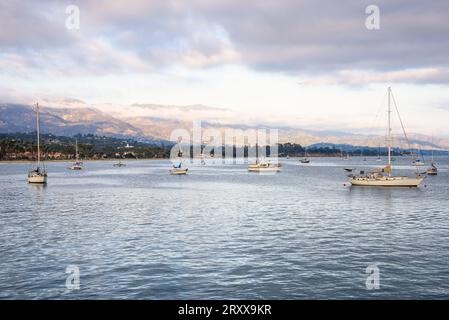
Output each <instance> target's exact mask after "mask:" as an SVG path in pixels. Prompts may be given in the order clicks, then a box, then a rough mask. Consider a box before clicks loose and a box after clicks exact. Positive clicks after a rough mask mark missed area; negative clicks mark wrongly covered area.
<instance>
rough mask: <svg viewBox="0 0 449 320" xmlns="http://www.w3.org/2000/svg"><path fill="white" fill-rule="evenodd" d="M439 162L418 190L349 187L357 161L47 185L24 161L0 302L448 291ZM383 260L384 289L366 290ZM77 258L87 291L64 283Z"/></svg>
mask: <svg viewBox="0 0 449 320" xmlns="http://www.w3.org/2000/svg"><path fill="white" fill-rule="evenodd" d="M401 162H403V163H402V164H404V165H405V164H406V162H405V160H401V161H397V164H398V165H401ZM438 163H439V167H440V172H439V175H438V176H436V177H428V178H427V179H426V187H422V188H419V189H381V188H380V189H376V188H375V189H372V188H348V187H345V186H344V185H343V184H344V182H345V181H346V179H345V178H346V177H345V173H344V172H343V170H342V168H343V167H349V166H355V165H357V166H359V167H360V165H361V164H363V165H368V164H372V165H378V163H377V162H375V161H373V160H369V161H368V162H362V161H360V160H359V159H356V158H353V159H352V160H350V161H343V160H340V159H313V163H312V164H310V165H299V164H298V161H297V159H290V160H283V171H282V172H281V173H280V174H277V175H268V176H265V175H258V174H248V173H247V171H246V167H245V166H244V165H227V166H210V165H208V166H190V171H191V172H190V175H188V176H170V175H168V168H169V162H168V161H129V162H127V167H124V168H113V167H112V162H87V163H85V169H86V170H84V171H82V172H74V171H69V170H67V169H66V168H67V166H68V164H67V163H50V164H48V171H49V182H48V185H47V186H46V187H42V186H33V185H28V183H27V181H26V172H27V170H28V168H29V165H28V164H4V163H3V164H0V219H1V222H0V298H2V299H15V298H27V299H28V298H33V299H47V298H48V299H54V298H63V299H79V298H94V299H100V298H127V299H134V298H137V299H208V298H210V299H214V298H223V299H243V298H245V299H259V298H263V299H265V298H267V299H268V298H274V299H278V298H283V299H302V298H449V188H448V187H449V171H448V168H449V161H448V159H438ZM402 169H403V170H404V171H403V172H404V173H405V172H407V171H408V172H412V171H411V170H410V169H411V168H408V167H406V166H404V167H402ZM407 169H409V170H407ZM401 171H402V170H401ZM374 263H377V266H378V267H379V270H380V289H378V290H367V289H366V286H365V280H366V277H367V276H368V275H367V274H366V273H365V270H366V267H367V266H368V265H370V264H374ZM68 265H76V266H78V267H79V269H80V282H81V283H80V290H75V291H70V290H67V289H66V285H65V284H66V277H67V274H66V273H65V271H66V267H67V266H68Z"/></svg>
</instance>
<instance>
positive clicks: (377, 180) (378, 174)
mask: <svg viewBox="0 0 449 320" xmlns="http://www.w3.org/2000/svg"><path fill="white" fill-rule="evenodd" d="M391 132H392V129H391V88H390V87H388V138H387V145H388V164H387V166H386V167H384V168H383V169H378V170H373V171H371V172H370V173H369V174H366V175H365V174H362V173H361V174H360V175H351V176H350V177H349V182H350V183H351V185H353V186H369V187H418V186H419V185H420V184H421V182H422V181H423V180H424V177H423V176H420V175H417V176H416V177H405V176H394V175H392V172H393V166H392V164H391V162H392V161H391V148H392V146H391V145H392V136H391ZM404 133H405V131H404Z"/></svg>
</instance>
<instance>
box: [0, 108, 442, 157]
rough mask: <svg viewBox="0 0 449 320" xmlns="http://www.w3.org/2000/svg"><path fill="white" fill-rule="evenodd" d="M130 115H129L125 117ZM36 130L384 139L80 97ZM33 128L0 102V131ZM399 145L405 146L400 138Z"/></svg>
mask: <svg viewBox="0 0 449 320" xmlns="http://www.w3.org/2000/svg"><path fill="white" fill-rule="evenodd" d="M130 114H131V115H132V116H129V115H130ZM40 115H41V130H42V132H43V133H52V134H55V135H61V136H73V135H75V134H78V133H80V134H96V135H105V136H111V137H121V138H127V137H128V138H131V137H132V138H136V139H141V140H145V141H158V142H161V141H169V140H170V134H171V132H172V131H173V130H175V129H179V128H183V129H186V130H188V131H191V128H192V121H199V120H201V121H202V122H201V123H202V128H203V129H208V128H212V129H217V130H219V131H220V132H224V130H226V129H242V130H246V129H252V128H256V127H257V128H266V129H278V130H279V142H280V143H287V142H291V143H298V144H301V145H312V144H319V143H324V144H335V145H353V146H367V147H379V146H381V145H382V146H383V145H385V138H384V137H382V136H379V135H372V134H355V133H349V132H342V131H319V130H305V129H301V128H296V127H292V126H276V127H275V126H269V125H264V124H263V123H259V124H257V125H256V124H248V123H244V121H242V120H241V119H239V117H238V115H237V114H235V112H234V111H231V110H227V109H223V108H213V107H208V106H203V105H191V106H172V105H158V104H134V105H128V106H122V105H111V104H100V105H87V104H85V103H84V102H82V101H80V100H73V99H72V100H61V101H43V102H42V106H41V113H40ZM34 130H35V112H34V110H33V108H32V107H31V106H29V105H25V104H18V103H3V104H0V133H15V132H30V131H34ZM408 138H409V142H410V144H411V145H412V147H417V146H418V145H419V146H420V147H421V148H422V149H430V148H435V149H444V150H447V149H449V140H448V139H444V138H438V137H435V138H432V137H429V136H426V135H422V134H416V133H409V134H408ZM396 142H399V143H398V144H399V146H401V147H407V146H406V145H405V141H404V140H403V139H402V138H399V137H398V138H397V139H396Z"/></svg>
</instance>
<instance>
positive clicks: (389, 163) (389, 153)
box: [388, 87, 391, 171]
mask: <svg viewBox="0 0 449 320" xmlns="http://www.w3.org/2000/svg"><path fill="white" fill-rule="evenodd" d="M388 165H389V166H391V87H388ZM390 171H391V170H390Z"/></svg>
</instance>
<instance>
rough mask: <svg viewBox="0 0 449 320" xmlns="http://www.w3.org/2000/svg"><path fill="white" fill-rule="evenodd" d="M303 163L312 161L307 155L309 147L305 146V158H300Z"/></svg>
mask: <svg viewBox="0 0 449 320" xmlns="http://www.w3.org/2000/svg"><path fill="white" fill-rule="evenodd" d="M299 162H301V163H310V159H309V158H308V157H307V147H305V148H304V158H302V159H300V160H299Z"/></svg>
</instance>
